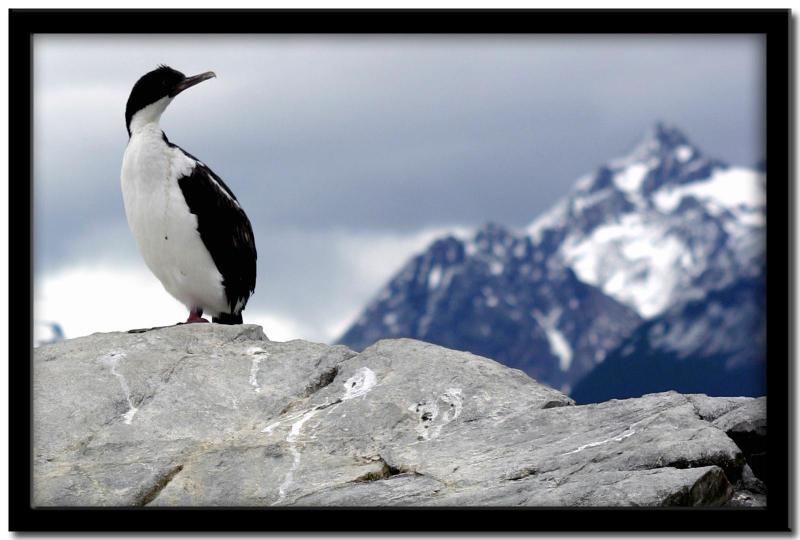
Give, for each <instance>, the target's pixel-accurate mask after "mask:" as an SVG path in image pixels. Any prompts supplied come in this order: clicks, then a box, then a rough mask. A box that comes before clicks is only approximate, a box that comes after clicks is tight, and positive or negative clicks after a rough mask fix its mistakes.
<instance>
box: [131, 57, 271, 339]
mask: <svg viewBox="0 0 800 540" xmlns="http://www.w3.org/2000/svg"><path fill="white" fill-rule="evenodd" d="M212 77H215V75H214V73H212V72H210V71H209V72H206V73H201V74H200V75H195V76H193V77H186V76H185V75H184V74H183V73H181V72H179V71H176V70H174V69H172V68H170V67H168V66H163V65H162V66H160V67H159V68H158V69H155V70H153V71H151V72H149V73H147V74H145V75H144V76H143V77H142V78H140V79H139V80H138V81H137V82H136V84H135V85H134V86H133V90H131V94H130V97H129V98H128V104H127V107H126V109H125V123H126V125H127V128H128V135H129V137H130V138H129V140H128V146H127V148H126V149H125V156H124V157H123V159H122V178H121V180H122V196H123V200H124V203H125V214H126V216H127V218H128V225H129V226H130V228H131V231H132V232H133V236H134V238H136V243H137V244H138V246H139V251H140V252H141V254H142V256H143V257H144V260H145V263H146V264H147V266H148V267H149V268H150V270H151V271H152V272H153V274H155V276H156V277H157V278H158V279H159V280H160V281H161V283H162V284H163V285H164V288H165V289H166V290H167V292H169V293H170V294H171V295H172V296H174V297H175V298H176V299H177V300H178V301H180V302H181V303H183V304H184V305H185V306H186V307H187V309H188V310H189V318H188V320H187V321H186V322H207V321H206V320H205V319H203V318H202V315H203V313H207V314H209V315H211V316H212V320H213V321H214V322H217V323H223V324H241V322H242V310H243V309H244V307H245V305H246V304H247V300H248V299H249V298H250V295H251V294H253V291H254V290H255V285H256V245H255V239H254V237H253V229H252V227H251V225H250V221H249V220H248V219H247V215H246V214H245V213H244V210H242V207H241V206H240V205H239V201H238V200H237V199H236V197H235V196H234V194H233V192H232V191H231V190H230V188H228V186H227V185H225V182H223V181H222V179H221V178H220V177H219V176H217V175H216V174H215V173H214V171H212V170H211V169H209V168H208V166H206V165H205V163H203V162H202V161H200V160H199V159H197V158H196V157H194V156H193V155H191V154H189V153H188V152H186V151H184V150H183V149H182V148H180V147H179V146H177V145H175V144H173V143H171V142H170V141H169V139H167V136H166V135H165V134H164V132H163V131H161V127H160V126H159V120H160V119H161V114H162V113H163V112H164V110H165V109H166V108H167V106H168V105H169V104H170V103H171V102H172V100H173V99H174V98H175V96H177V95H178V94H179V93H181V92H183V91H184V90H186V89H187V88H190V87H192V86H194V85H196V84H197V83H200V82H203V81H205V80H207V79H210V78H212Z"/></svg>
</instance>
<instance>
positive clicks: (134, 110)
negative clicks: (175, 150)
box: [125, 65, 216, 135]
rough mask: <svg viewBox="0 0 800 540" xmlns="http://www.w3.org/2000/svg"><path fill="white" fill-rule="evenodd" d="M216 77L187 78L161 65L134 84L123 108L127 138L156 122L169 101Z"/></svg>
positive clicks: (206, 73)
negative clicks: (139, 127)
mask: <svg viewBox="0 0 800 540" xmlns="http://www.w3.org/2000/svg"><path fill="white" fill-rule="evenodd" d="M212 77H216V75H215V74H214V72H213V71H206V72H205V73H201V74H199V75H194V76H192V77H187V76H186V75H184V74H183V73H181V72H180V71H178V70H176V69H172V68H171V67H169V66H164V65H161V66H159V67H158V68H156V69H154V70H153V71H151V72H149V73H146V74H144V75H142V77H141V78H140V79H139V80H138V81H136V84H134V85H133V90H131V95H130V96H129V97H128V104H127V106H126V107H125V125H126V126H127V128H128V135H130V134H131V133H132V132H133V131H134V129H135V128H136V127H138V126H143V125H145V124H148V123H150V122H157V121H158V119H159V118H161V113H163V112H164V109H166V108H167V105H169V104H170V102H171V101H172V99H173V98H174V97H175V96H177V95H178V94H180V93H181V92H183V91H184V90H186V89H187V88H190V87H192V86H194V85H196V84H197V83H201V82H203V81H205V80H207V79H210V78H212Z"/></svg>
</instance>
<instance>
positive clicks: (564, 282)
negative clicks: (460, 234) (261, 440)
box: [340, 123, 766, 395]
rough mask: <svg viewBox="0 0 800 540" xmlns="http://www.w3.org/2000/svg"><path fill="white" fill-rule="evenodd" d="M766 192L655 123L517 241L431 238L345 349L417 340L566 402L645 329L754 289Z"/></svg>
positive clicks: (747, 175) (500, 233)
mask: <svg viewBox="0 0 800 540" xmlns="http://www.w3.org/2000/svg"><path fill="white" fill-rule="evenodd" d="M765 193H766V176H765V174H764V173H762V172H759V171H757V170H753V169H745V168H739V167H732V166H729V165H728V164H726V163H724V162H722V161H719V160H716V159H713V158H710V157H707V156H705V155H704V154H703V153H702V151H701V150H700V149H699V148H697V147H696V146H695V145H693V144H692V143H691V142H690V141H689V139H688V138H687V137H686V136H685V135H684V134H683V133H681V132H680V131H679V130H678V129H676V128H674V127H670V126H667V125H664V124H661V123H659V124H656V125H655V126H654V127H653V128H652V129H650V130H649V131H648V132H647V133H646V134H645V136H644V137H643V138H642V139H641V141H640V142H639V143H638V144H637V145H635V146H634V148H633V149H632V151H631V152H630V153H628V154H627V155H626V156H624V157H622V158H619V159H615V160H612V161H610V162H608V163H607V164H605V165H603V166H601V167H599V168H598V169H597V170H596V171H594V172H593V173H591V174H589V175H586V176H584V177H582V178H580V179H579V180H578V181H577V182H576V184H575V186H574V187H573V189H572V190H571V191H570V192H569V193H568V194H567V195H566V196H565V197H564V198H563V199H562V200H561V201H559V202H558V203H556V204H555V205H554V206H553V208H552V209H551V210H550V211H548V212H546V213H545V214H543V215H542V216H540V217H539V218H538V219H536V220H535V221H533V222H532V223H531V224H530V225H529V226H528V227H527V228H526V229H525V230H524V231H521V232H512V231H509V230H507V229H504V228H503V227H501V226H499V225H494V224H489V225H486V226H484V227H483V228H481V229H480V230H478V231H477V232H476V234H475V235H474V237H472V238H471V239H459V238H455V237H447V238H442V239H440V240H438V241H436V242H434V243H433V244H432V245H431V246H430V247H429V248H428V249H427V250H426V251H425V252H424V253H422V254H420V255H418V256H417V257H415V258H413V259H412V260H411V261H410V262H409V263H408V264H406V265H405V266H404V267H403V268H402V269H401V270H400V272H399V273H398V274H397V275H396V276H395V277H394V278H393V279H392V280H391V281H390V282H389V283H388V284H387V285H386V286H385V287H384V289H383V290H382V291H381V292H380V293H379V294H378V296H377V297H376V298H375V300H373V301H372V302H371V303H370V304H369V305H368V306H367V307H366V309H365V310H364V312H363V313H362V315H361V317H360V318H359V319H358V320H357V321H356V323H355V324H354V325H353V326H351V328H350V329H348V330H347V332H346V333H345V334H344V335H343V336H342V338H341V340H340V342H341V343H343V344H345V345H348V346H350V347H352V348H355V349H363V348H364V347H367V346H369V345H370V344H372V343H373V342H374V341H376V340H378V339H380V338H384V337H413V338H417V339H422V340H426V341H430V342H433V343H438V344H441V345H444V346H446V347H450V348H456V349H462V350H469V351H472V352H475V353H476V354H480V355H486V356H490V357H493V358H496V359H497V360H498V361H500V362H503V363H504V364H506V365H508V366H511V367H516V368H519V369H522V370H524V371H525V372H526V373H528V374H529V375H531V376H532V377H534V378H537V379H539V380H542V381H544V382H546V383H548V384H550V385H553V386H555V387H557V388H560V389H561V390H562V391H565V392H570V390H571V389H572V388H573V387H574V386H575V384H576V383H577V382H578V381H579V380H580V379H582V378H583V377H584V376H585V375H587V374H588V373H589V372H590V371H592V370H593V369H595V368H596V366H598V365H599V364H601V363H603V361H604V360H605V358H606V356H607V355H608V354H609V353H611V352H612V351H615V350H619V349H620V347H624V346H625V345H626V344H625V343H624V342H625V341H626V340H627V339H628V338H630V337H631V336H634V334H635V331H636V330H637V328H639V327H640V326H641V325H642V324H645V323H647V322H648V321H650V320H653V319H657V318H659V317H661V316H666V314H667V312H669V311H670V309H671V308H673V307H676V306H689V305H690V303H691V302H693V301H694V302H700V303H701V304H702V302H703V301H704V299H706V298H707V296H708V295H709V294H711V293H712V292H714V291H717V290H720V289H724V288H726V287H729V286H734V287H735V285H734V284H736V283H738V282H740V281H741V280H745V281H741V283H749V282H748V281H747V280H748V279H749V280H751V282H752V281H753V280H757V279H758V276H759V275H760V273H761V271H762V265H763V260H764V249H765ZM729 309H731V310H734V311H735V309H736V308H735V306H729ZM670 316H672V317H679V316H680V315H674V314H672V312H670ZM762 316H763V312H762ZM704 320H705V319H704ZM711 328H713V327H711ZM643 331H644V330H643ZM638 395H641V394H638Z"/></svg>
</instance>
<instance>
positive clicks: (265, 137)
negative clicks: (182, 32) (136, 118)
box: [34, 35, 764, 341]
mask: <svg viewBox="0 0 800 540" xmlns="http://www.w3.org/2000/svg"><path fill="white" fill-rule="evenodd" d="M763 55H764V44H763V41H762V39H761V38H759V37H756V36H744V35H740V36H705V37H703V36H699V37H698V36H663V37H655V36H617V37H615V36H533V37H528V36H514V37H507V36H506V37H502V36H464V37H459V36H441V37H431V36H402V37H385V36H357V37H351V36H302V35H296V36H292V35H286V36H259V35H254V36H235V37H231V36H180V37H175V36H171V37H170V36H114V37H108V36H77V35H74V36H42V35H37V37H36V38H35V40H34V134H35V137H34V211H35V214H34V216H35V223H34V253H35V316H36V318H37V319H42V320H57V321H58V322H59V323H61V324H62V326H63V327H64V329H65V331H66V333H67V335H68V336H69V337H73V336H77V335H83V334H86V333H91V332H93V331H108V330H113V329H118V330H124V329H127V328H131V327H142V326H154V325H163V324H172V323H174V322H176V321H178V320H183V319H185V318H186V315H187V314H186V313H184V308H183V307H182V306H181V305H180V304H178V303H177V301H175V300H173V299H172V298H171V297H170V296H169V295H168V294H167V293H166V292H165V291H163V289H162V288H161V286H160V284H159V283H158V281H157V280H156V279H155V277H153V276H151V275H150V274H149V271H148V270H147V268H146V266H145V265H144V262H143V261H142V260H141V258H140V256H139V254H138V252H137V249H136V244H135V242H134V240H133V238H132V236H131V234H130V232H129V230H128V228H127V223H126V221H125V214H124V209H123V206H122V197H121V193H120V186H119V171H120V165H121V160H122V155H123V152H124V150H125V145H126V144H127V138H128V136H127V132H126V130H125V122H124V111H125V102H126V100H127V97H128V93H129V92H130V89H131V87H132V86H133V84H134V82H136V80H137V79H138V78H139V77H140V76H141V75H143V74H144V73H145V72H147V71H149V70H151V69H154V68H155V67H156V66H157V65H158V64H160V63H166V64H168V65H170V66H172V67H174V68H176V69H178V70H180V71H183V72H184V73H186V74H187V75H190V74H195V73H199V72H203V71H207V70H213V71H215V72H216V74H217V78H216V79H212V80H210V81H208V82H205V83H203V84H201V85H199V86H197V87H194V88H192V89H191V90H189V91H187V92H185V93H183V94H181V95H180V96H179V97H178V98H176V99H175V101H174V102H173V103H172V105H171V106H170V108H169V109H168V110H167V111H166V113H165V114H164V117H163V118H162V128H163V129H164V131H165V132H166V133H167V135H168V136H169V138H170V139H171V140H172V141H174V142H176V143H177V144H179V145H181V146H182V147H183V148H185V149H186V150H188V151H189V152H191V153H192V154H194V155H196V156H197V157H198V158H200V159H202V160H203V161H204V162H205V163H207V164H208V165H209V166H210V167H211V168H212V169H214V170H215V172H217V173H218V174H219V175H220V176H221V177H222V178H223V179H225V181H226V182H227V183H228V185H229V186H230V187H231V188H232V189H233V191H234V192H235V193H236V195H237V197H238V198H239V200H240V201H241V203H242V206H243V207H244V209H245V210H246V211H247V213H248V215H249V217H250V220H251V222H252V223H253V227H254V229H255V234H256V243H257V246H258V253H259V260H258V263H259V264H258V270H259V272H258V282H257V286H256V294H255V296H254V297H253V298H252V299H251V301H250V304H249V305H248V308H247V310H246V311H245V313H244V318H245V322H258V323H261V324H264V326H265V331H266V332H267V335H269V336H270V337H273V338H275V339H288V338H290V337H303V338H308V339H315V340H321V341H324V340H331V339H333V338H335V337H337V336H338V334H339V333H340V332H341V331H343V330H344V329H345V327H346V325H347V323H348V322H349V321H350V320H352V319H353V318H354V317H355V316H356V314H357V313H358V311H359V310H360V309H361V307H363V305H364V304H365V302H367V301H368V300H369V298H370V297H371V296H372V295H373V294H374V293H375V292H376V289H377V288H378V287H380V285H381V284H382V283H383V282H384V281H385V280H386V279H387V278H389V277H390V276H391V275H392V274H393V272H394V271H395V270H397V269H398V267H399V266H400V265H401V264H402V263H403V262H404V261H405V260H406V259H407V257H408V256H409V255H410V254H412V253H414V252H416V251H419V250H421V249H423V248H424V247H425V245H426V244H427V243H428V242H430V241H431V240H432V239H433V238H435V237H436V236H437V235H439V234H441V233H442V232H444V231H447V230H457V231H461V232H462V234H463V231H468V230H469V229H471V228H474V227H477V226H480V225H481V224H483V223H485V222H487V221H495V222H498V223H501V224H504V225H507V226H509V227H519V228H521V227H523V226H524V225H526V224H527V223H528V222H530V221H532V220H533V219H534V218H535V217H536V216H537V215H538V214H539V213H541V212H542V211H544V210H546V209H548V208H549V207H550V206H551V205H552V204H553V203H554V202H555V201H556V200H557V199H558V198H559V197H560V196H562V195H563V194H565V193H566V192H567V190H568V189H569V188H570V187H571V186H572V184H573V183H574V181H575V179H576V178H577V177H579V176H580V175H582V174H584V173H587V172H590V171H591V170H593V169H594V168H595V167H597V166H598V165H600V164H601V163H603V162H605V161H607V160H609V159H611V158H613V157H615V156H619V155H622V154H624V153H625V152H626V151H627V150H628V149H629V148H630V147H631V146H632V145H633V144H634V143H635V141H636V140H637V139H638V138H639V137H640V136H641V135H642V133H643V132H644V131H645V130H646V129H647V128H648V127H649V126H651V125H652V124H653V123H654V122H655V121H657V120H663V121H666V122H668V123H671V124H674V125H676V126H678V127H680V128H681V129H683V130H684V132H685V133H686V134H687V135H688V136H689V137H690V138H691V139H692V140H693V141H695V142H696V143H697V144H698V146H700V147H701V149H703V150H704V151H705V152H706V153H707V154H709V155H712V156H715V157H718V158H721V159H724V160H726V161H728V162H731V163H733V164H740V165H751V164H753V163H755V162H757V161H759V160H761V159H763V157H764V156H763V150H762V132H763V130H762V120H763V97H764V96H763V85H762V74H763V70H764V65H763V62H762V60H763Z"/></svg>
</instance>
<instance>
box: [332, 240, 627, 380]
mask: <svg viewBox="0 0 800 540" xmlns="http://www.w3.org/2000/svg"><path fill="white" fill-rule="evenodd" d="M640 322H641V318H640V317H639V316H638V315H637V314H636V313H635V312H634V310H632V309H631V308H629V307H626V306H624V305H622V304H621V303H619V302H618V301H616V300H614V299H613V298H611V297H609V296H607V295H605V294H604V293H603V292H602V291H600V290H599V289H597V288H596V287H593V286H591V285H587V284H585V283H583V282H581V281H580V280H579V279H578V278H577V277H576V275H575V273H574V272H573V271H572V270H571V269H570V268H567V267H564V266H563V265H560V264H554V261H552V260H548V259H547V258H545V257H543V255H542V253H541V252H540V251H538V250H537V249H535V247H534V245H533V243H532V242H531V239H530V238H529V237H527V236H525V235H519V234H514V233H512V232H510V231H508V230H506V229H504V228H503V227H500V226H498V225H494V224H489V225H486V226H485V227H483V228H481V229H480V230H479V231H478V232H477V233H476V234H475V236H474V238H472V239H471V240H460V239H457V238H455V237H452V236H451V237H447V238H443V239H440V240H437V241H436V242H434V243H433V244H432V245H431V246H430V247H429V248H428V249H427V250H426V251H425V252H424V253H423V254H421V255H419V256H417V257H414V258H413V259H412V260H411V261H410V262H409V263H408V264H406V266H405V267H404V268H403V269H402V270H400V272H399V273H398V274H397V276H395V277H394V278H393V279H392V280H391V281H390V282H389V284H388V285H387V286H386V287H385V288H384V289H383V290H382V292H381V293H380V295H379V296H378V298H377V299H376V300H375V301H373V302H372V303H371V304H370V305H369V306H368V307H367V308H366V310H365V311H364V313H363V314H362V316H361V317H360V318H359V319H358V321H356V323H355V324H354V325H353V326H352V327H351V328H350V329H349V330H348V331H347V332H346V333H345V335H344V336H343V337H342V338H341V340H340V342H341V343H343V344H346V345H348V346H349V347H351V348H354V349H357V350H361V349H363V348H365V347H367V346H369V345H371V344H372V343H374V342H375V341H377V340H378V339H381V338H385V337H414V338H416V339H421V340H425V341H429V342H432V343H436V344H438V345H442V346H445V347H451V348H457V349H460V350H467V351H471V352H473V353H475V354H478V355H482V356H489V357H493V358H495V359H497V360H498V361H499V362H501V363H503V364H505V365H507V366H510V367H515V368H519V369H522V370H523V371H525V372H526V373H527V374H529V375H531V376H532V377H534V378H536V379H538V380H542V381H546V382H547V383H548V384H550V385H553V386H555V387H558V388H561V389H562V390H564V389H566V390H568V389H569V388H570V387H571V385H572V384H573V383H574V382H575V381H577V380H578V379H579V378H580V377H581V376H582V375H584V374H586V373H588V372H589V371H590V370H591V369H592V368H593V367H594V366H595V365H596V364H597V363H598V362H600V361H601V360H602V359H603V356H604V354H605V351H609V350H611V349H613V348H615V347H616V346H617V345H618V344H619V343H620V342H621V340H622V339H623V338H624V337H626V336H627V335H628V334H629V333H630V332H631V331H632V330H633V329H634V328H636V327H637V326H638V325H639V323H640Z"/></svg>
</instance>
